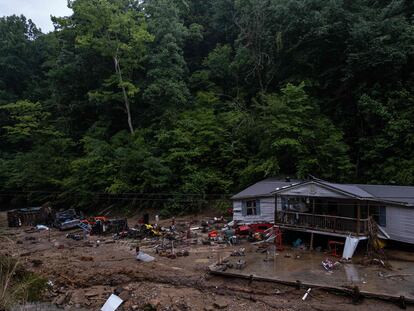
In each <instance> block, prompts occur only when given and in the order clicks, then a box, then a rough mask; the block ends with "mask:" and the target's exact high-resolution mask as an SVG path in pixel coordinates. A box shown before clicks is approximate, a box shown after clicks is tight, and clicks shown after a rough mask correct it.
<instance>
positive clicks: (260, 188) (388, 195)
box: [232, 178, 414, 206]
mask: <svg viewBox="0 0 414 311" xmlns="http://www.w3.org/2000/svg"><path fill="white" fill-rule="evenodd" d="M314 181H315V182H319V183H321V184H325V185H327V186H329V187H332V188H336V189H338V190H341V191H343V192H346V193H349V194H350V195H352V196H355V197H358V198H362V199H364V198H366V199H371V200H372V199H374V200H375V199H378V200H379V201H390V202H396V203H402V204H406V205H412V206H414V186H393V185H362V184H337V183H330V182H326V181H324V180H319V179H315V180H314ZM301 182H305V181H302V180H291V181H290V182H286V181H285V180H281V179H277V178H267V179H264V180H262V181H259V182H257V183H255V184H253V185H251V186H249V187H247V188H246V189H244V190H243V191H241V192H239V193H237V194H235V195H234V196H233V197H232V199H233V200H235V199H243V198H249V197H259V196H271V195H272V193H273V192H274V191H276V190H279V189H280V188H282V187H289V186H292V185H295V184H298V183H301Z"/></svg>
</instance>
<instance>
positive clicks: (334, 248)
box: [328, 240, 344, 257]
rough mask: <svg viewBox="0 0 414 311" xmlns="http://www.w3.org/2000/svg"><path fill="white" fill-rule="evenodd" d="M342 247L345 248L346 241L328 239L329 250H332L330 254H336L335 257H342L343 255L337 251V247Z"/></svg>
mask: <svg viewBox="0 0 414 311" xmlns="http://www.w3.org/2000/svg"><path fill="white" fill-rule="evenodd" d="M338 246H339V247H342V248H343V246H344V243H343V242H339V241H333V240H329V241H328V248H329V250H330V254H331V255H332V256H335V257H341V255H339V254H338V253H337V250H338V249H337V247H338Z"/></svg>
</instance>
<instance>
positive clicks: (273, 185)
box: [231, 178, 302, 200]
mask: <svg viewBox="0 0 414 311" xmlns="http://www.w3.org/2000/svg"><path fill="white" fill-rule="evenodd" d="M299 182H302V181H301V180H293V179H291V180H290V181H289V182H287V181H286V180H282V179H278V178H267V179H264V180H261V181H259V182H257V183H255V184H253V185H251V186H249V187H247V188H246V189H244V190H243V191H241V192H239V193H237V194H235V195H234V196H232V197H231V199H233V200H236V199H242V198H249V197H258V196H271V195H272V192H273V191H275V190H276V189H277V188H282V187H288V186H292V185H294V184H297V183H299Z"/></svg>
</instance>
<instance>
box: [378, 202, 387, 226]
mask: <svg viewBox="0 0 414 311" xmlns="http://www.w3.org/2000/svg"><path fill="white" fill-rule="evenodd" d="M378 224H379V225H380V226H381V227H386V226H387V209H386V208H385V206H380V207H379V209H378Z"/></svg>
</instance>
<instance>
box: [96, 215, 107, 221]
mask: <svg viewBox="0 0 414 311" xmlns="http://www.w3.org/2000/svg"><path fill="white" fill-rule="evenodd" d="M98 220H100V221H108V218H107V217H105V216H96V217H95V221H98Z"/></svg>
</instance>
